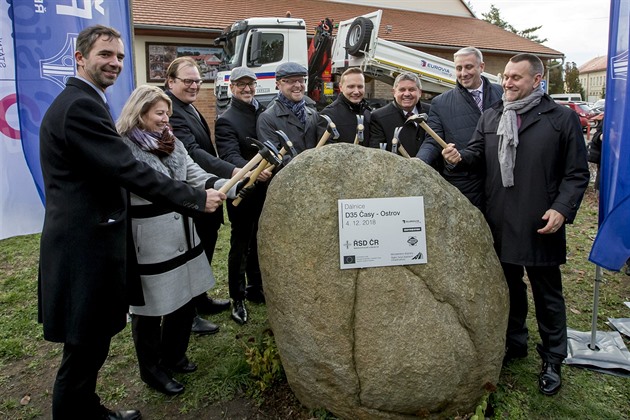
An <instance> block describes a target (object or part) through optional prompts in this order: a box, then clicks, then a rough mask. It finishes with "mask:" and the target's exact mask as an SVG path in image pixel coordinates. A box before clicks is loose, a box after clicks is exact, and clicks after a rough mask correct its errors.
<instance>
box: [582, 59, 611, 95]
mask: <svg viewBox="0 0 630 420" xmlns="http://www.w3.org/2000/svg"><path fill="white" fill-rule="evenodd" d="M607 61H608V60H607V56H605V55H604V56H602V57H595V58H593V59H590V60H589V61H587V62H586V63H584V64H583V65H581V66H580V67H578V71H579V72H580V77H579V79H580V84H581V85H582V87H583V88H584V92H585V94H586V98H585V100H586V101H587V102H595V101H596V100H598V99H602V98H603V97H604V95H605V92H606V67H607Z"/></svg>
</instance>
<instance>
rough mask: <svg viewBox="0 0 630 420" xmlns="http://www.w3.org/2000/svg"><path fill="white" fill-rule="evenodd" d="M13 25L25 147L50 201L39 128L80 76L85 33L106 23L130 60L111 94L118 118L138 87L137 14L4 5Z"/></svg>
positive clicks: (89, 2) (72, 0) (59, 4)
mask: <svg viewBox="0 0 630 420" xmlns="http://www.w3.org/2000/svg"><path fill="white" fill-rule="evenodd" d="M0 1H5V2H8V4H9V17H10V19H11V20H12V22H13V33H14V45H15V76H16V93H17V104H18V115H19V121H20V133H21V137H22V148H23V150H24V156H25V158H26V163H27V165H28V168H29V170H30V172H31V174H32V176H33V179H34V180H35V184H36V186H37V190H38V193H39V195H40V197H41V199H42V201H44V200H45V197H44V186H43V180H42V173H41V167H40V164H39V126H40V124H41V121H42V118H43V117H44V114H45V112H46V110H47V109H48V107H49V106H50V104H51V102H52V101H53V99H54V98H55V97H57V95H59V93H60V92H61V91H62V90H63V88H64V87H65V84H66V80H67V79H68V78H69V77H71V76H74V75H75V72H76V66H75V61H74V52H75V44H76V39H77V36H78V34H79V32H81V30H82V29H84V28H87V27H88V26H92V25H96V24H101V25H105V26H111V27H113V28H115V29H117V30H118V31H120V33H121V35H122V41H123V44H124V45H125V55H126V59H125V61H124V67H123V71H122V72H121V74H120V75H119V76H118V80H117V81H116V83H115V84H114V85H113V86H110V87H109V88H108V89H107V91H106V95H107V100H108V103H109V104H110V107H111V109H112V114H114V118H116V116H117V115H118V113H119V112H120V110H121V109H122V107H123V105H124V103H125V101H126V100H127V98H128V97H129V95H130V94H131V92H132V91H133V88H134V70H133V59H132V55H133V44H132V36H131V31H132V27H131V11H130V7H129V4H128V1H127V0H0Z"/></svg>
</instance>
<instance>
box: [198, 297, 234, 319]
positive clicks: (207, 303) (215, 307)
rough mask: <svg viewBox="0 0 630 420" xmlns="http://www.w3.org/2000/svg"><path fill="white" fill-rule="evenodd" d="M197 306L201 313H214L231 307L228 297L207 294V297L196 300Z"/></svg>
mask: <svg viewBox="0 0 630 420" xmlns="http://www.w3.org/2000/svg"><path fill="white" fill-rule="evenodd" d="M195 307H196V308H197V312H199V313H200V314H208V315H213V314H218V313H220V312H223V311H227V310H228V309H230V301H229V300H228V299H213V298H211V297H209V296H206V298H205V299H203V298H201V299H198V300H196V301H195Z"/></svg>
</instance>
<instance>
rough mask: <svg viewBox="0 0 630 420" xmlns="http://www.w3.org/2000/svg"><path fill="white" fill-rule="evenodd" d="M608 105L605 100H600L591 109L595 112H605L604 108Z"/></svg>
mask: <svg viewBox="0 0 630 420" xmlns="http://www.w3.org/2000/svg"><path fill="white" fill-rule="evenodd" d="M605 105H606V100H605V99H598V100H597V101H595V103H594V104H593V106H592V107H591V108H592V109H593V111H595V112H604V106H605Z"/></svg>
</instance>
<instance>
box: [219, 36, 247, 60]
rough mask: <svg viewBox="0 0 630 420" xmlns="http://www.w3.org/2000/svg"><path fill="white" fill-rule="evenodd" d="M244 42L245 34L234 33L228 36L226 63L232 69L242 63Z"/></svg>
mask: <svg viewBox="0 0 630 420" xmlns="http://www.w3.org/2000/svg"><path fill="white" fill-rule="evenodd" d="M244 41H245V34H243V33H242V32H232V33H230V34H228V36H227V39H226V42H225V45H224V46H223V50H224V52H225V58H224V60H225V63H226V64H228V66H229V67H230V68H232V67H235V66H236V65H237V64H238V63H240V62H241V56H242V54H243V43H244Z"/></svg>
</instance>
